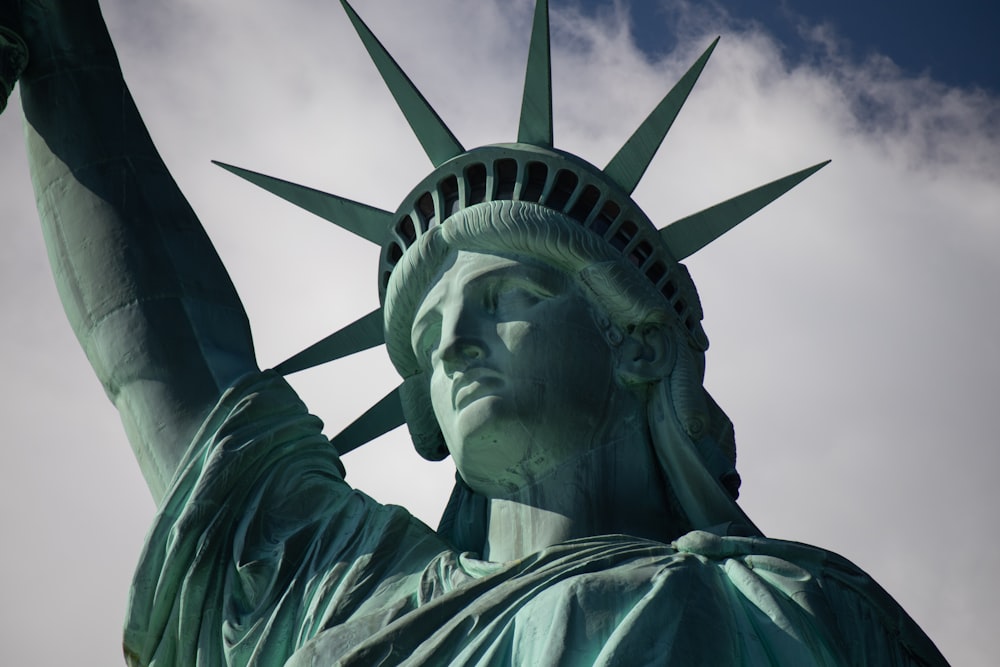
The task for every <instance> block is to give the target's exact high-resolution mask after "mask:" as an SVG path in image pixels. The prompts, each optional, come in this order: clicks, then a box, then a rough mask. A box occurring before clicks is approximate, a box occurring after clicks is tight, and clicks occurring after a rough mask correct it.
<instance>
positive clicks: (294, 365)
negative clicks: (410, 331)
mask: <svg viewBox="0 0 1000 667" xmlns="http://www.w3.org/2000/svg"><path fill="white" fill-rule="evenodd" d="M384 342H385V333H384V332H383V329H382V309H381V308H379V309H377V310H374V311H372V312H370V313H368V314H367V315H365V316H364V317H362V318H361V319H359V320H356V321H355V322H352V323H351V324H348V325H347V326H346V327H344V328H343V329H341V330H340V331H337V332H336V333H333V334H330V335H329V336H327V337H326V338H324V339H323V340H321V341H319V342H318V343H314V344H313V345H310V346H309V347H307V348H306V349H304V350H302V351H301V352H299V353H298V354H296V355H294V356H292V357H290V358H288V359H286V360H285V361H283V362H281V363H280V364H278V365H277V366H275V367H274V370H275V371H277V372H278V373H280V374H281V375H291V374H292V373H297V372H299V371H303V370H305V369H307V368H313V367H314V366H320V365H322V364H325V363H328V362H330V361H335V360H337V359H340V358H342V357H346V356H348V355H351V354H354V353H355V352H361V351H362V350H367V349H369V348H372V347H375V346H376V345H381V344H383V343H384Z"/></svg>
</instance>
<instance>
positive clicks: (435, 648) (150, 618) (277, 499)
mask: <svg viewBox="0 0 1000 667" xmlns="http://www.w3.org/2000/svg"><path fill="white" fill-rule="evenodd" d="M321 428H322V424H321V423H320V421H319V420H318V419H317V418H316V417H314V416H312V415H310V414H309V413H308V412H307V410H306V408H305V406H304V405H303V404H302V402H301V401H300V400H299V399H298V397H297V396H296V394H295V393H294V391H293V390H292V389H291V388H290V387H289V386H288V385H287V384H286V383H285V381H284V380H283V379H281V378H280V377H278V376H277V375H276V374H274V373H270V372H265V373H261V374H253V375H250V376H247V377H245V378H243V379H242V380H240V381H239V382H237V383H236V384H235V385H234V386H233V387H232V388H231V389H230V390H229V391H228V392H227V393H226V394H225V395H224V396H223V397H222V399H221V400H220V402H219V404H218V405H217V406H216V408H215V410H214V411H213V412H212V413H211V415H210V416H209V417H208V418H207V419H206V421H205V423H204V425H203V427H202V429H201V431H200V432H199V434H198V436H197V437H196V438H195V440H194V442H193V443H192V445H191V448H190V450H189V451H188V454H187V457H186V461H185V464H184V466H183V467H182V469H181V471H180V472H179V473H178V475H177V477H176V479H175V481H174V483H173V486H172V488H171V490H170V492H169V494H168V496H167V498H166V500H165V501H164V503H163V505H162V506H161V509H160V511H159V513H158V516H157V518H156V521H155V523H154V526H153V528H152V530H151V532H150V535H149V536H148V538H147V543H146V546H145V549H144V552H143V555H142V558H141V560H140V563H139V566H138V569H137V572H136V575H135V579H134V582H133V587H132V592H131V600H130V610H129V615H128V619H127V622H126V629H125V652H126V657H127V659H128V662H129V664H131V665H160V666H166V665H191V666H195V665H203V666H212V667H215V666H217V665H266V666H269V665H275V666H279V665H285V666H287V667H302V666H305V665H314V666H319V667H330V666H332V665H365V666H369V665H448V664H456V665H479V666H486V665H532V666H540V667H544V666H549V665H552V666H555V665H629V666H631V665H684V666H692V665H694V666H697V665H706V666H707V665H714V666H718V665H772V664H778V665H795V666H802V665H879V666H885V665H924V664H929V665H944V664H946V663H945V661H944V659H943V658H942V657H941V656H940V654H939V653H938V652H937V649H936V648H935V647H934V645H933V644H932V643H931V642H930V640H929V639H928V638H927V637H926V636H925V635H924V634H923V632H922V631H921V630H920V629H919V628H918V627H917V626H916V624H914V623H913V621H912V620H911V619H910V618H909V617H908V616H907V615H906V614H905V612H903V610H902V609H901V608H900V607H899V606H898V605H897V604H896V603H895V602H894V601H893V600H892V598H891V597H889V595H888V594H886V593H885V592H884V591H883V590H882V589H881V588H880V587H879V586H878V585H877V584H875V583H874V582H873V581H872V580H871V579H870V578H869V577H868V576H867V575H865V574H864V573H863V572H861V571H860V570H859V569H858V568H856V567H855V566H854V565H852V564H851V563H849V562H848V561H846V560H845V559H843V558H841V557H839V556H837V555H835V554H832V553H830V552H827V551H824V550H821V549H817V548H815V547H810V546H807V545H803V544H798V543H794V542H784V541H779V540H771V539H765V538H736V537H723V536H718V535H714V534H711V533H709V532H705V531H695V532H692V533H689V534H687V535H685V536H683V537H681V538H679V539H678V540H676V541H675V542H674V543H672V544H662V543H658V542H653V541H649V540H643V539H637V538H634V537H629V536H626V535H604V536H597V537H590V538H584V539H577V540H572V541H568V542H564V543H562V544H556V545H553V546H551V547H549V548H546V549H544V550H542V551H540V552H538V553H535V554H532V555H530V556H528V557H526V558H523V559H520V560H516V561H510V562H505V563H492V562H486V561H482V560H478V559H477V558H476V557H475V555H474V554H469V553H458V552H457V551H456V550H455V549H454V548H453V547H452V546H451V545H450V544H448V543H447V541H445V540H444V539H443V538H442V537H440V536H439V535H438V534H437V533H435V532H434V531H433V530H431V529H430V528H428V527H427V526H426V525H425V524H423V523H421V522H420V521H418V520H417V519H415V518H414V517H412V516H410V514H409V513H408V512H406V510H404V509H403V508H401V507H396V506H388V505H381V504H379V503H377V502H375V501H374V500H373V499H371V498H369V497H368V496H366V495H364V494H363V493H361V492H360V491H357V490H355V489H353V488H351V487H350V486H349V485H348V484H347V483H346V482H345V481H344V480H343V476H342V472H341V470H342V468H341V466H340V463H339V461H338V459H337V457H336V454H335V452H334V451H333V448H332V446H331V445H330V443H329V441H328V440H327V439H326V438H325V437H324V436H323V435H322V433H321Z"/></svg>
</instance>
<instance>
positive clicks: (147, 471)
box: [0, 0, 255, 498]
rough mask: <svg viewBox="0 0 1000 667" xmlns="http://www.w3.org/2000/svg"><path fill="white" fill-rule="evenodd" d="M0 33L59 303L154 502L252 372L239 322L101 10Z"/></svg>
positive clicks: (28, 7) (20, 16)
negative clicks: (215, 410)
mask: <svg viewBox="0 0 1000 667" xmlns="http://www.w3.org/2000/svg"><path fill="white" fill-rule="evenodd" d="M0 26H2V27H3V28H4V30H3V32H2V33H0V40H2V42H0V43H2V44H3V49H4V54H3V55H2V57H3V59H4V61H5V65H6V68H5V76H6V77H7V78H8V79H9V78H10V76H11V75H10V73H9V72H10V71H12V70H16V69H17V65H18V64H20V63H19V60H20V61H21V62H23V58H19V54H18V51H19V50H20V49H19V48H18V47H19V46H24V47H26V51H27V54H26V55H27V58H26V60H27V66H26V67H25V68H24V70H23V72H22V73H21V76H20V79H19V81H20V93H21V100H22V105H23V108H24V115H25V119H26V134H27V143H28V153H29V159H30V164H31V176H32V181H33V183H34V187H35V192H36V197H37V202H38V210H39V214H40V217H41V219H42V225H43V228H44V234H45V240H46V244H47V246H48V252H49V259H50V261H51V263H52V269H53V272H54V274H55V278H56V283H57V285H58V289H59V295H60V297H61V299H62V302H63V306H64V308H65V310H66V313H67V315H68V317H69V320H70V322H71V323H72V326H73V330H74V332H75V333H76V336H77V338H78V339H79V341H80V343H81V345H82V346H83V348H84V351H85V352H86V354H87V357H88V359H89V360H90V363H91V364H92V365H93V367H94V370H95V371H96V373H97V375H98V377H99V378H100V380H101V382H102V383H103V385H104V388H105V390H106V391H107V393H108V395H109V397H110V398H111V400H112V401H113V402H114V404H115V405H116V406H117V408H118V410H119V411H120V413H121V416H122V421H123V422H124V425H125V430H126V431H127V433H128V437H129V440H130V441H131V443H132V447H133V449H134V450H135V454H136V456H137V458H138V460H139V464H140V466H141V468H142V472H143V475H144V476H145V478H146V482H147V483H148V484H149V487H150V489H151V490H152V492H153V495H154V496H155V497H157V498H159V497H160V496H162V494H163V492H164V491H165V488H166V486H167V485H168V484H169V482H170V480H171V478H172V477H173V474H174V472H175V470H176V468H177V465H178V462H179V461H180V459H181V457H182V455H183V453H184V450H185V448H186V447H187V444H188V443H189V442H190V440H191V436H192V435H193V433H194V431H195V430H197V428H198V427H199V425H200V423H201V421H202V420H203V419H204V417H205V415H206V414H207V413H208V411H209V410H210V409H211V406H212V405H213V404H214V403H215V401H216V399H217V398H218V395H219V393H220V391H221V390H222V389H224V388H225V387H226V386H228V385H229V384H230V383H231V381H232V380H233V379H234V378H236V377H238V376H240V375H242V374H244V373H246V372H247V371H249V370H252V369H254V368H255V362H254V357H253V347H252V342H251V337H250V331H249V326H248V323H247V319H246V315H245V313H244V311H243V308H242V305H241V303H240V300H239V297H238V296H237V294H236V291H235V289H234V288H233V285H232V283H231V281H230V279H229V276H228V275H227V274H226V271H225V269H224V267H223V266H222V263H221V262H220V261H219V258H218V256H217V255H216V252H215V250H214V248H213V247H212V244H211V243H210V242H209V240H208V237H207V236H206V235H205V232H204V230H203V229H202V227H201V225H200V224H199V222H198V219H197V217H196V216H195V214H194V212H193V211H192V210H191V207H190V206H189V205H188V203H187V201H186V200H185V199H184V196H183V195H182V194H181V192H180V190H179V189H178V188H177V185H176V184H175V183H174V180H173V178H172V177H171V175H170V173H169V172H168V171H167V168H166V166H165V165H164V164H163V162H162V160H161V159H160V156H159V155H158V154H157V152H156V148H155V147H154V145H153V142H152V140H151V139H150V137H149V134H148V132H147V131H146V127H145V126H144V124H143V122H142V119H141V118H140V116H139V113H138V111H137V110H136V107H135V104H134V103H133V100H132V97H131V95H130V94H129V91H128V88H127V86H126V85H125V81H124V79H123V78H122V74H121V70H120V67H119V64H118V59H117V56H116V55H115V51H114V47H113V46H112V43H111V39H110V37H109V36H108V31H107V28H106V27H105V24H104V20H103V18H102V16H101V11H100V8H99V6H98V3H97V0H31V1H28V0H0ZM19 38H20V40H21V42H20V44H19ZM3 83H4V84H5V86H6V87H7V90H0V94H3V93H5V92H9V86H11V85H12V84H13V82H12V81H10V80H7V81H4V82H3ZM3 87H4V86H0V88H3ZM8 113H10V112H9V111H8Z"/></svg>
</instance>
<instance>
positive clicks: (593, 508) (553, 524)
mask: <svg viewBox="0 0 1000 667" xmlns="http://www.w3.org/2000/svg"><path fill="white" fill-rule="evenodd" d="M668 498H669V496H668V491H667V486H666V482H665V480H664V479H663V477H662V474H661V472H660V466H659V465H658V463H657V461H656V456H655V453H654V452H653V449H652V447H651V446H650V445H649V443H648V441H647V440H646V439H645V438H642V437H629V438H619V439H617V440H615V441H613V442H611V443H609V444H606V445H604V446H601V447H598V448H594V449H590V450H589V451H588V452H587V453H586V454H583V455H581V456H580V457H577V458H576V459H573V460H570V461H567V462H566V463H565V464H563V465H562V466H560V467H559V468H557V469H556V470H554V471H552V472H551V473H549V474H548V475H546V476H545V477H544V478H542V479H540V480H538V481H536V482H534V483H532V484H530V485H528V486H526V487H524V488H522V489H519V490H518V491H516V492H514V493H512V494H511V495H509V496H506V497H503V498H492V499H490V500H489V506H488V529H487V539H486V546H485V549H484V552H483V557H484V558H485V559H487V560H491V561H507V560H514V559H517V558H523V557H525V556H528V555H530V554H532V553H535V552H537V551H540V550H541V549H544V548H546V547H549V546H552V545H553V544H558V543H560V542H565V541H566V540H571V539H576V538H581V537H589V536H594V535H608V534H618V533H621V534H626V535H632V536H634V537H641V538H646V539H652V540H658V541H661V542H669V541H671V540H672V539H674V538H675V537H677V536H678V534H679V533H680V530H679V525H680V522H679V521H678V520H677V518H676V517H675V516H673V514H672V512H671V504H670V502H669V500H668Z"/></svg>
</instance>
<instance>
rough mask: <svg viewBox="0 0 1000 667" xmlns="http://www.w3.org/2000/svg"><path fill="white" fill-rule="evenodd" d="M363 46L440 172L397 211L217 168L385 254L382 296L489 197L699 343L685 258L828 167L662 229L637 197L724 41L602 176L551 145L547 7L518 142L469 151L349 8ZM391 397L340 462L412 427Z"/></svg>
mask: <svg viewBox="0 0 1000 667" xmlns="http://www.w3.org/2000/svg"><path fill="white" fill-rule="evenodd" d="M341 4H342V5H343V7H344V9H345V11H346V12H347V15H348V17H349V18H350V20H351V22H352V24H353V25H354V28H355V30H356V31H357V33H358V35H359V37H360V38H361V41H362V42H363V43H364V45H365V48H366V49H367V51H368V53H369V55H370V57H371V59H372V61H373V62H374V63H375V65H376V67H377V68H378V70H379V73H380V74H381V76H382V79H383V80H384V81H385V83H386V85H387V86H388V87H389V90H390V92H391V93H392V95H393V97H394V98H395V100H396V102H397V104H398V105H399V107H400V109H401V110H402V112H403V114H404V115H405V117H406V120H407V122H408V123H409V124H410V127H411V128H412V129H413V131H414V134H415V135H416V137H417V139H418V140H419V141H420V143H421V145H422V147H423V149H424V151H425V152H426V153H427V156H428V157H429V158H430V160H431V162H432V163H433V164H434V167H435V170H434V171H433V172H432V173H431V174H430V175H428V176H427V177H426V178H424V179H423V180H422V181H421V182H420V183H419V184H418V185H417V186H416V187H415V188H414V189H413V190H412V191H411V192H410V194H409V195H408V196H407V197H406V198H405V199H404V200H403V203H402V204H401V205H400V207H399V208H398V209H397V211H396V212H395V213H391V212H389V211H385V210H381V209H378V208H374V207H372V206H368V205H366V204H362V203H359V202H355V201H352V200H349V199H345V198H343V197H339V196H337V195H333V194H329V193H326V192H321V191H319V190H315V189H312V188H308V187H306V186H303V185H298V184H295V183H291V182H288V181H285V180H282V179H278V178H275V177H273V176H267V175H264V174H261V173H258V172H254V171H250V170H247V169H243V168H240V167H235V166H233V165H228V164H223V163H221V162H216V164H218V165H219V166H221V167H223V168H225V169H227V170H229V171H230V172H232V173H234V174H236V175H238V176H240V177H242V178H244V179H246V180H248V181H250V182H251V183H254V184H255V185H258V186H259V187H261V188H263V189H265V190H267V191H269V192H271V193H273V194H275V195H277V196H279V197H281V198H283V199H285V200H287V201H289V202H291V203H293V204H295V205H296V206H299V207H301V208H303V209H306V210H308V211H310V212H312V213H315V214H316V215H319V216H320V217H322V218H324V219H326V220H328V221H330V222H333V223H334V224H336V225H337V226H339V227H342V228H344V229H346V230H348V231H350V232H352V233H354V234H357V235H359V236H361V237H363V238H365V239H367V240H369V241H371V242H373V243H376V244H378V245H380V246H381V247H382V252H381V255H380V259H379V299H380V303H381V302H384V299H385V290H386V287H387V285H388V283H389V278H390V276H391V274H392V271H393V268H394V267H395V266H396V264H397V263H398V262H399V260H400V259H401V258H402V257H403V255H404V254H405V253H406V251H407V249H408V248H410V247H411V246H412V245H413V244H414V243H416V241H417V240H418V239H419V238H420V236H422V235H423V234H424V233H426V232H427V231H428V230H430V229H431V228H433V227H434V226H436V225H438V224H441V223H442V222H443V221H444V220H446V219H447V218H448V217H450V216H451V215H454V214H455V213H456V212H458V211H460V210H462V209H463V208H468V207H470V206H474V205H476V204H478V203H482V202H486V201H502V200H510V201H530V202H534V203H538V204H541V205H543V206H545V207H547V208H550V209H553V210H556V211H559V212H561V213H563V214H564V215H566V216H568V217H570V218H571V219H573V220H575V221H576V222H578V223H579V224H580V225H581V226H582V227H584V228H585V229H587V230H589V231H590V232H592V233H594V234H596V235H597V236H599V237H600V238H602V239H604V241H605V242H607V243H608V245H609V246H610V247H612V248H614V249H615V250H616V252H617V253H618V254H619V255H620V256H621V257H622V258H623V259H624V260H625V261H626V262H628V263H630V264H631V265H632V266H633V267H635V269H636V270H638V271H639V272H640V273H641V274H642V275H643V276H645V277H646V279H647V280H649V282H650V283H651V284H652V285H653V287H654V288H655V289H656V290H657V291H658V292H659V293H660V294H661V295H662V296H663V297H664V299H666V301H667V303H668V304H669V310H670V311H671V312H673V313H674V314H675V315H676V317H677V319H678V322H679V324H680V326H681V328H682V329H683V330H685V331H687V332H688V334H689V336H690V339H691V342H692V343H693V344H694V346H695V347H697V348H699V349H701V350H704V349H705V348H707V345H708V341H707V339H706V338H705V335H704V332H703V330H702V329H701V317H702V313H701V308H700V305H699V303H698V298H697V292H696V291H695V288H694V284H693V283H692V282H691V281H690V278H688V277H687V273H686V271H685V270H683V266H682V265H680V264H679V262H680V261H681V260H683V259H685V258H686V257H688V256H690V255H691V254H693V253H694V252H696V251H698V250H700V249H701V248H703V247H705V246H706V245H708V244H709V243H711V242H712V241H714V240H715V239H717V238H719V237H720V236H721V235H722V234H724V233H725V232H727V231H729V230H730V229H732V228H733V227H735V226H736V225H738V224H739V223H740V222H742V221H743V220H745V219H746V218H748V217H750V216H751V215H753V214H754V213H756V212H757V211H759V210H760V209H762V208H763V207H765V206H767V205H768V204H769V203H771V202H772V201H774V200H775V199H777V198H778V197H780V196H781V195H783V194H785V193H786V192H787V191H788V190H790V189H791V188H793V187H795V186H796V185H797V184H799V183H800V182H802V181H803V180H804V179H806V178H807V177H809V176H810V175H812V174H813V173H815V172H816V171H818V170H819V169H821V168H822V167H823V166H825V165H826V164H827V163H828V162H829V161H826V162H822V163H820V164H817V165H814V166H812V167H809V168H807V169H803V170H801V171H798V172H795V173H793V174H790V175H788V176H786V177H784V178H780V179H777V180H775V181H772V182H770V183H767V184H765V185H762V186H760V187H758V188H755V189H753V190H750V191H749V192H746V193H744V194H742V195H739V196H736V197H733V198H731V199H728V200H726V201H724V202H722V203H719V204H716V205H715V206H712V207H710V208H707V209H705V210H703V211H701V212H698V213H695V214H693V215H690V216H687V217H685V218H682V219H680V220H677V221H676V222H674V223H671V224H670V225H667V226H666V227H664V228H662V229H657V228H656V227H655V226H654V225H653V223H652V222H651V221H650V220H649V218H648V217H647V216H646V215H645V213H643V212H642V210H641V209H640V208H639V206H638V205H636V203H635V202H634V201H633V200H632V197H631V194H632V192H633V191H634V190H635V188H636V186H637V185H638V183H639V181H640V179H641V178H642V175H643V174H644V173H645V171H646V168H647V167H648V166H649V163H650V162H651V161H652V158H653V156H654V155H655V153H656V151H657V150H658V149H659V146H660V144H661V143H662V141H663V138H664V137H665V136H666V134H667V131H668V130H669V129H670V126H671V125H672V124H673V122H674V119H675V118H676V117H677V114H678V113H679V112H680V109H681V107H682V106H683V105H684V102H685V101H686V99H687V96H688V94H689V93H690V91H691V89H692V88H693V87H694V84H695V82H696V81H697V79H698V77H699V76H700V74H701V71H702V69H704V66H705V63H706V62H707V61H708V59H709V57H710V56H711V54H712V51H713V50H714V49H715V45H716V44H717V43H718V38H716V39H715V40H714V41H713V42H712V44H711V45H710V46H709V47H708V48H707V49H706V50H705V52H704V53H703V54H702V55H701V57H699V58H698V60H697V61H696V62H695V63H694V64H693V65H692V66H691V68H690V69H689V70H688V71H687V72H686V73H685V74H684V76H683V77H681V79H680V80H679V81H678V82H677V84H676V85H675V86H674V87H673V88H672V89H671V90H670V91H669V92H668V93H667V94H666V96H665V97H664V98H663V99H662V101H661V102H660V103H659V104H658V105H657V106H656V108H655V109H654V110H653V111H652V113H650V115H649V116H648V117H647V118H646V119H645V121H643V123H642V124H641V125H640V126H639V128H638V129H637V130H636V131H635V133H633V135H632V136H631V137H630V138H629V140H628V141H627V142H626V143H625V144H624V146H623V147H622V148H621V149H620V150H619V151H618V153H617V154H616V155H615V157H614V158H612V160H611V161H610V162H609V163H608V165H607V166H606V167H605V168H604V169H603V170H601V169H598V168H597V167H595V166H593V165H591V164H589V163H587V162H586V161H584V160H582V159H581V158H579V157H577V156H574V155H571V154H569V153H565V152H563V151H559V150H558V149H556V148H554V146H553V132H552V76H551V50H550V43H549V42H550V39H549V10H548V0H537V3H536V5H535V11H534V19H533V23H532V33H531V41H530V46H529V53H528V66H527V73H526V76H525V85H524V96H523V100H522V104H521V118H520V124H519V129H518V136H517V142H516V143H513V144H496V145H490V146H484V147H481V148H476V149H473V150H466V149H465V148H464V147H463V146H462V144H461V143H459V141H458V140H457V139H456V138H455V136H454V135H453V134H452V133H451V131H450V130H449V129H448V127H447V126H446V125H445V124H444V122H443V121H442V120H441V118H440V116H438V114H437V113H436V112H435V111H434V109H433V108H432V107H431V106H430V104H429V103H428V102H427V100H426V99H425V98H424V97H423V95H422V94H421V93H420V91H419V90H418V89H417V88H416V86H415V85H414V84H413V82H412V81H410V79H409V78H408V77H407V76H406V74H405V73H404V72H403V70H402V69H401V68H400V67H399V65H398V64H397V63H396V61H395V60H393V58H392V57H391V56H390V55H389V53H388V51H386V49H385V47H384V46H383V45H382V44H381V43H380V42H379V41H378V39H377V38H376V37H375V36H374V34H373V33H372V32H371V30H370V29H369V28H368V26H367V25H365V23H364V22H363V21H362V20H361V18H360V17H359V16H358V15H357V13H356V12H355V11H354V9H353V8H352V7H351V6H350V5H349V4H348V2H347V1H346V0H341ZM384 336H385V334H384V330H383V318H382V308H381V306H380V307H379V308H377V309H376V310H374V311H372V312H370V313H368V314H367V315H365V316H363V317H361V318H360V319H358V320H356V321H355V322H354V323H352V324H350V325H348V326H347V327H345V328H343V329H341V330H340V331H338V332H336V333H334V334H331V335H330V336H328V337H326V338H324V339H323V340H321V341H319V342H318V343H316V344H314V345H312V346H310V347H308V348H306V349H305V350H303V351H302V352H300V353H298V354H296V355H294V356H292V357H291V358H289V359H288V360H286V361H284V362H282V363H281V364H279V365H278V366H276V367H275V370H276V371H277V372H279V373H281V374H284V375H287V374H290V373H294V372H297V371H300V370H304V369H306V368H311V367H314V366H318V365H321V364H324V363H328V362H330V361H334V360H336V359H339V358H342V357H345V356H347V355H350V354H353V353H355V352H359V351H361V350H365V349H368V348H371V347H375V346H377V345H381V344H383V343H384V342H385V337H384ZM404 421H405V420H404V417H403V410H402V405H401V403H400V399H399V389H398V388H397V389H394V390H393V391H392V392H390V393H389V394H388V395H387V396H386V397H385V398H383V399H382V400H381V401H379V402H378V403H376V404H375V405H374V406H372V408H370V409H369V410H368V411H366V412H365V413H364V414H363V415H362V416H361V417H359V418H358V419H357V420H355V421H354V422H353V423H352V424H351V425H350V426H348V427H347V428H346V429H344V431H342V432H341V433H340V434H338V435H337V436H335V437H334V438H333V439H332V442H333V444H334V445H335V446H336V448H337V450H338V452H339V453H341V454H343V453H346V452H348V451H351V450H352V449H355V448H356V447H358V446H360V445H362V444H364V443H366V442H368V441H369V440H372V439H374V438H376V437H378V436H379V435H382V434H383V433H386V432H388V431H390V430H392V429H393V428H396V427H397V426H400V425H402V424H403V423H404Z"/></svg>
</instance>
